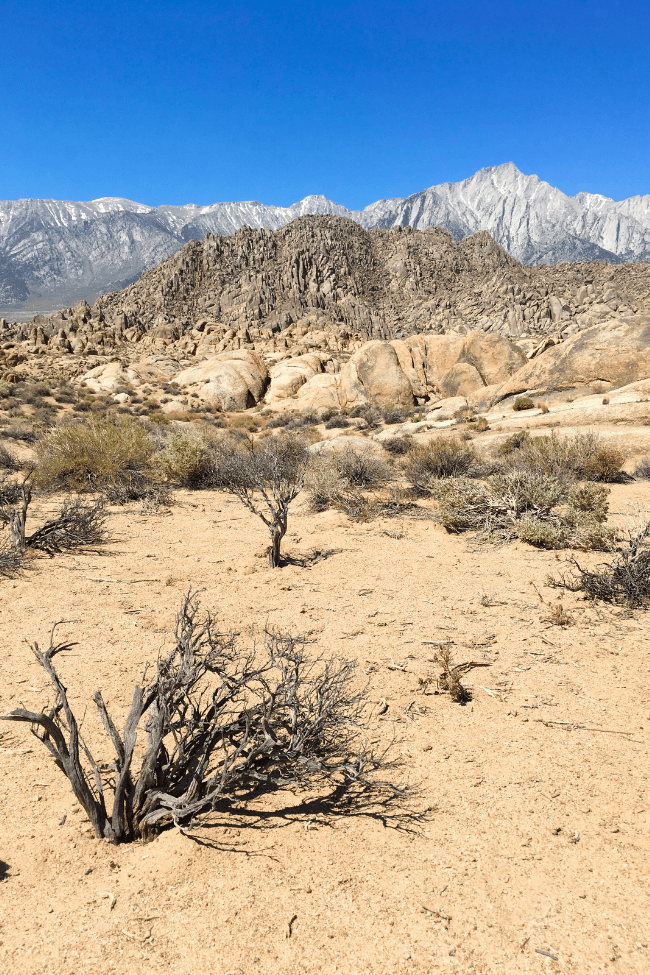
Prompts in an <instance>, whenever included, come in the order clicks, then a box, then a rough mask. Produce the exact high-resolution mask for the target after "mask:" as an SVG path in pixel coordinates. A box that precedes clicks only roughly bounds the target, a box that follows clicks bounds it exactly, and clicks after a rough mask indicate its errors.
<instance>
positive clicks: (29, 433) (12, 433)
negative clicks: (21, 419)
mask: <svg viewBox="0 0 650 975" xmlns="http://www.w3.org/2000/svg"><path fill="white" fill-rule="evenodd" d="M2 435H3V437H8V438H9V439H10V440H22V441H23V443H35V442H36V441H37V440H38V433H37V432H36V431H35V430H34V428H33V427H32V426H27V425H26V424H24V423H17V424H14V425H13V426H10V427H6V429H4V430H3V431H2Z"/></svg>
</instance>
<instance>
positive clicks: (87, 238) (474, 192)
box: [0, 163, 650, 309]
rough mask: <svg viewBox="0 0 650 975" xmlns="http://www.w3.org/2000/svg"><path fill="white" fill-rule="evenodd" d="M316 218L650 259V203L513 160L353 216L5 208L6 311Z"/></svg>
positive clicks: (556, 254)
mask: <svg viewBox="0 0 650 975" xmlns="http://www.w3.org/2000/svg"><path fill="white" fill-rule="evenodd" d="M309 214H311V215H313V214H330V215H335V216H343V217H349V218H350V219H352V220H354V221H355V222H356V223H358V224H359V225H360V226H361V227H363V228H365V229H366V230H367V229H370V228H372V227H378V228H380V229H388V228H391V227H396V226H398V227H407V226H411V227H414V228H416V229H418V230H425V229H426V228H428V227H433V226H440V227H443V228H444V229H446V230H447V231H449V233H450V234H451V237H452V239H453V240H455V241H459V240H462V239H463V238H464V237H467V236H469V235H473V234H476V233H477V232H479V231H481V230H485V231H488V232H489V233H490V234H491V236H492V237H493V238H494V240H496V241H497V242H498V243H499V244H501V245H502V246H503V247H504V248H505V249H506V250H508V252H509V253H510V254H511V255H512V256H513V257H515V258H516V259H517V260H519V261H521V262H522V263H523V264H529V265H533V264H543V263H547V264H555V263H557V262H558V261H563V260H569V261H593V260H598V259H604V260H606V261H608V262H610V263H617V262H625V261H644V260H648V259H650V196H643V197H641V196H639V197H632V198H630V199H629V200H623V201H621V202H616V201H614V200H610V199H608V198H607V197H604V196H599V195H596V194H591V193H579V194H578V195H577V196H575V197H569V196H566V195H565V194H564V193H562V192H561V191H560V190H558V189H555V188H554V187H552V186H550V185H549V184H548V183H545V182H543V181H542V180H540V179H538V177H537V176H527V175H525V174H523V173H521V172H519V170H518V169H517V167H516V166H514V165H513V164H512V163H506V164H504V165H502V166H490V167H488V168H486V169H481V170H479V172H478V173H476V174H475V175H474V176H472V177H471V178H470V179H466V180H463V181H462V182H459V183H443V184H441V185H439V186H432V187H430V188H429V189H426V190H423V191H422V192H420V193H415V194H413V195H412V196H410V197H408V198H407V199H402V198H394V199H386V200H379V201H377V202H376V203H373V204H371V205H370V206H368V207H366V208H365V209H364V210H348V209H346V208H345V207H342V206H340V205H339V204H337V203H333V202H332V201H330V200H327V199H326V198H325V197H323V196H308V197H306V198H305V199H304V200H301V201H300V202H299V203H295V204H293V206H290V207H274V206H265V205H263V204H261V203H259V202H257V201H249V202H244V203H216V204H213V205H211V206H206V207H201V206H195V205H187V206H159V207H149V206H145V205H144V204H141V203H134V202H133V201H131V200H124V199H118V198H110V197H109V198H105V199H101V200H94V201H92V202H90V203H72V202H69V201H59V200H15V201H14V200H11V201H0V309H2V308H9V307H10V306H12V305H13V306H15V307H25V306H26V303H27V304H29V303H30V302H31V304H32V305H33V303H34V302H35V301H40V302H41V306H42V307H44V306H47V307H49V308H51V307H53V306H54V307H56V305H57V304H58V305H64V304H73V303H74V302H76V301H77V300H79V299H82V298H83V299H88V300H91V301H92V300H94V298H95V297H96V296H97V295H99V294H102V293H104V292H107V291H112V290H115V289H118V288H122V287H124V286H125V285H126V284H127V282H129V281H132V280H135V279H136V278H137V277H139V276H140V274H142V273H143V272H144V271H145V270H146V269H148V268H152V267H154V266H156V265H157V264H159V263H160V261H162V260H164V259H165V258H166V257H167V256H169V255H170V254H173V253H174V252H176V251H178V250H179V249H180V248H181V247H182V246H183V245H184V244H185V243H186V242H187V241H189V240H197V241H202V240H203V239H204V238H205V237H206V235H207V234H219V235H226V234H232V233H234V232H235V231H237V230H239V229H240V228H241V227H244V226H246V227H251V228H257V229H260V228H267V229H269V230H277V229H278V228H280V227H283V226H285V225H286V224H289V223H291V221H293V220H295V219H296V218H297V217H300V216H303V215H309Z"/></svg>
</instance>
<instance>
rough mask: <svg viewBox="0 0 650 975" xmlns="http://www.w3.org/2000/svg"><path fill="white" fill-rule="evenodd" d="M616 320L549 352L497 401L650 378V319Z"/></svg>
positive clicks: (513, 379) (514, 379)
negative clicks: (511, 397) (595, 383)
mask: <svg viewBox="0 0 650 975" xmlns="http://www.w3.org/2000/svg"><path fill="white" fill-rule="evenodd" d="M635 319H636V320H628V321H625V322H623V321H612V322H606V323H605V324H602V325H597V326H594V327H593V328H589V329H586V330H585V331H584V332H579V333H578V334H577V335H574V336H572V337H571V338H569V339H567V340H566V341H565V342H563V343H562V344H561V345H556V346H553V347H552V348H550V349H547V350H546V351H545V352H543V353H542V354H541V355H538V356H536V357H535V358H534V359H531V360H530V362H528V363H527V364H526V365H525V366H524V367H523V368H522V369H519V370H518V372H516V373H515V374H514V375H513V376H512V377H511V379H509V380H508V381H507V382H506V383H504V384H503V385H502V386H501V388H500V389H499V393H498V396H499V399H505V397H506V396H512V395H515V394H517V393H523V392H525V391H526V390H535V392H536V394H538V395H543V394H544V393H546V392H553V391H556V390H565V389H567V390H568V389H573V388H578V387H584V386H590V385H591V384H592V383H594V382H597V381H601V382H606V383H611V385H612V387H613V388H618V387H620V386H626V385H628V384H629V383H634V382H637V381H638V380H640V379H647V378H649V377H650V318H640V317H636V316H635Z"/></svg>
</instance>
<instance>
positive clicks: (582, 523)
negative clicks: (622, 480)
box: [433, 470, 616, 550]
mask: <svg viewBox="0 0 650 975" xmlns="http://www.w3.org/2000/svg"><path fill="white" fill-rule="evenodd" d="M433 493H434V497H435V498H436V499H437V501H438V517H439V520H440V522H441V523H442V524H443V525H444V526H445V528H446V529H447V530H448V531H451V532H463V531H476V532H477V533H478V534H479V535H482V536H483V537H485V538H488V539H492V540H504V541H507V540H512V539H514V538H520V539H521V540H522V541H525V542H528V543H529V544H531V545H535V546H538V547H541V548H564V547H566V546H570V547H573V548H581V549H599V550H608V549H611V548H612V547H613V545H614V543H615V540H616V532H615V530H614V529H612V528H608V527H607V526H606V524H605V520H606V517H607V494H608V493H609V492H608V489H607V488H604V487H603V486H602V485H597V484H586V485H583V486H582V487H578V488H574V489H573V490H571V489H570V488H569V487H567V483H566V482H565V481H562V480H560V479H558V478H555V477H549V476H548V475H546V474H544V473H541V472H539V471H526V470H512V471H509V472H507V473H506V474H500V475H496V476H494V477H491V478H489V479H488V480H487V482H485V483H477V482H476V481H471V480H469V479H467V478H462V477H461V478H450V479H449V480H446V481H439V482H438V483H437V484H436V486H435V487H434V489H433Z"/></svg>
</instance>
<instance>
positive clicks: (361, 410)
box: [349, 403, 383, 430]
mask: <svg viewBox="0 0 650 975" xmlns="http://www.w3.org/2000/svg"><path fill="white" fill-rule="evenodd" d="M349 415H350V416H351V417H352V418H353V419H357V418H358V419H361V420H365V421H366V423H367V424H368V429H369V430H376V429H377V427H379V426H381V421H382V420H383V416H382V413H381V411H380V410H378V409H377V407H376V406H371V405H370V403H364V404H363V405H362V406H355V407H354V409H353V410H351V411H350V414H349Z"/></svg>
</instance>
